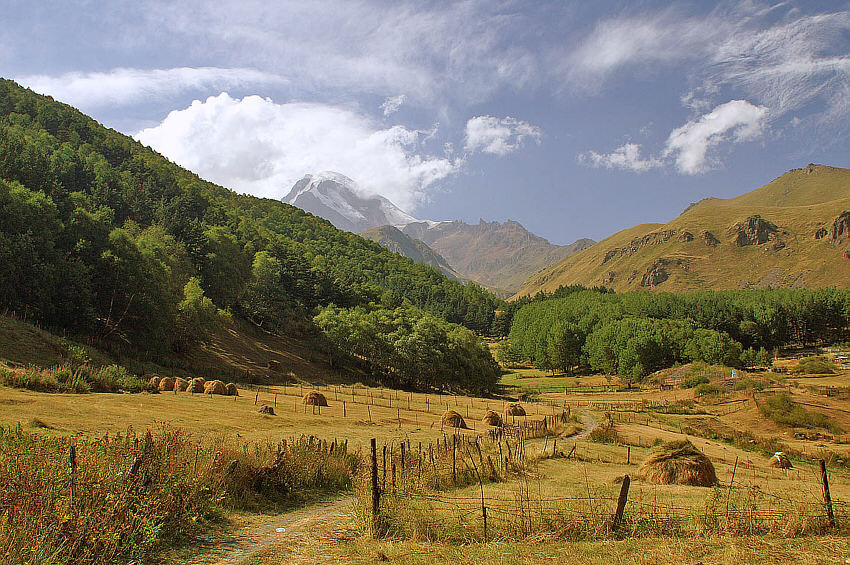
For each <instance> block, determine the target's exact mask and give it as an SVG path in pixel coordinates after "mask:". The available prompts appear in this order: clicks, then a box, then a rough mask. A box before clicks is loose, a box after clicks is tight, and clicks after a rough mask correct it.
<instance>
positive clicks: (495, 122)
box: [464, 116, 542, 155]
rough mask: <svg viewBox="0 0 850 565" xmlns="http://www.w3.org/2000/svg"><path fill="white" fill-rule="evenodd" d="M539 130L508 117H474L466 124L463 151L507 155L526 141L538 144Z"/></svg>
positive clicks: (540, 134)
mask: <svg viewBox="0 0 850 565" xmlns="http://www.w3.org/2000/svg"><path fill="white" fill-rule="evenodd" d="M541 136H542V132H541V131H540V128H538V127H536V126H533V125H531V124H529V123H528V122H523V121H521V120H517V119H515V118H512V117H510V116H507V117H504V118H496V117H494V116H476V117H474V118H470V119H469V121H467V122H466V137H465V142H464V149H465V150H466V151H468V152H470V153H473V152H475V151H482V152H484V153H491V154H493V155H507V154H508V153H511V152H512V151H516V150H517V149H519V147H520V145H522V144H523V143H524V142H525V141H526V140H527V139H529V140H532V141H536V142H537V143H540V137H541Z"/></svg>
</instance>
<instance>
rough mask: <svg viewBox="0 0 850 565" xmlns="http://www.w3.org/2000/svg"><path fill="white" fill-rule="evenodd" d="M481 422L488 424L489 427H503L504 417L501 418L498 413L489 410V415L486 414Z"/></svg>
mask: <svg viewBox="0 0 850 565" xmlns="http://www.w3.org/2000/svg"><path fill="white" fill-rule="evenodd" d="M481 421H482V422H484V423H485V424H487V425H488V426H501V425H502V417H501V416H499V413H498V412H494V411H492V410H487V413H486V414H484V418H482V419H481Z"/></svg>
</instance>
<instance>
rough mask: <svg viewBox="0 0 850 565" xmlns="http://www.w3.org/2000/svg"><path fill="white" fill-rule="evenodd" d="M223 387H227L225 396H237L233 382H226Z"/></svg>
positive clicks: (237, 391) (237, 392)
mask: <svg viewBox="0 0 850 565" xmlns="http://www.w3.org/2000/svg"><path fill="white" fill-rule="evenodd" d="M224 388H225V389H227V396H239V390H238V389H237V388H236V385H235V384H233V383H227V385H226V386H225V387H224Z"/></svg>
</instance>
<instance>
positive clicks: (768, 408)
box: [759, 393, 842, 433]
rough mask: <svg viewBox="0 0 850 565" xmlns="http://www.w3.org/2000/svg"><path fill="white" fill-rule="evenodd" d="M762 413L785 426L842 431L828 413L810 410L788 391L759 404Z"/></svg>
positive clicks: (834, 431)
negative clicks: (793, 398) (797, 401)
mask: <svg viewBox="0 0 850 565" xmlns="http://www.w3.org/2000/svg"><path fill="white" fill-rule="evenodd" d="M759 410H760V411H761V413H762V414H764V415H765V416H767V417H768V418H770V419H771V420H773V421H774V422H776V423H777V424H780V425H784V426H793V427H797V428H821V429H824V430H829V431H831V432H833V433H840V432H841V431H842V430H841V428H840V427H839V426H838V425H837V424H836V423H835V422H833V421H832V419H831V418H830V417H829V416H827V415H826V414H821V413H820V412H810V411H808V410H806V409H805V408H803V407H802V406H800V405H799V404H797V403H796V402H794V401H793V400H792V399H791V395H790V394H788V393H782V394H777V395H774V396H771V397H770V398H768V399H767V400H766V401H764V402H762V403H761V404H760V405H759Z"/></svg>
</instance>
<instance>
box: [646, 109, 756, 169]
mask: <svg viewBox="0 0 850 565" xmlns="http://www.w3.org/2000/svg"><path fill="white" fill-rule="evenodd" d="M766 116H767V108H766V107H764V106H756V105H754V104H751V103H749V102H747V101H746V100H731V101H729V102H726V103H725V104H721V105H720V106H717V107H716V108H715V109H714V110H712V111H711V112H709V113H708V114H704V115H703V116H701V117H700V118H699V119H697V120H694V121H690V122H688V123H686V124H685V125H683V126H681V127H678V128H676V129H674V130H673V131H672V132H670V137H668V138H667V144H666V146H665V148H664V153H663V155H664V156H665V157H673V158H674V159H675V161H676V168H677V169H678V170H679V172H681V173H684V174H688V175H694V174H697V173H701V172H703V171H705V170H706V169H707V167H708V163H707V160H708V159H707V153H708V150H709V149H710V148H712V147H716V146H717V145H720V144H721V143H723V142H725V141H731V142H732V143H739V142H742V141H748V140H752V139H755V138H757V137H759V136H760V135H761V134H762V133H763V131H764V127H765V117H766Z"/></svg>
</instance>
